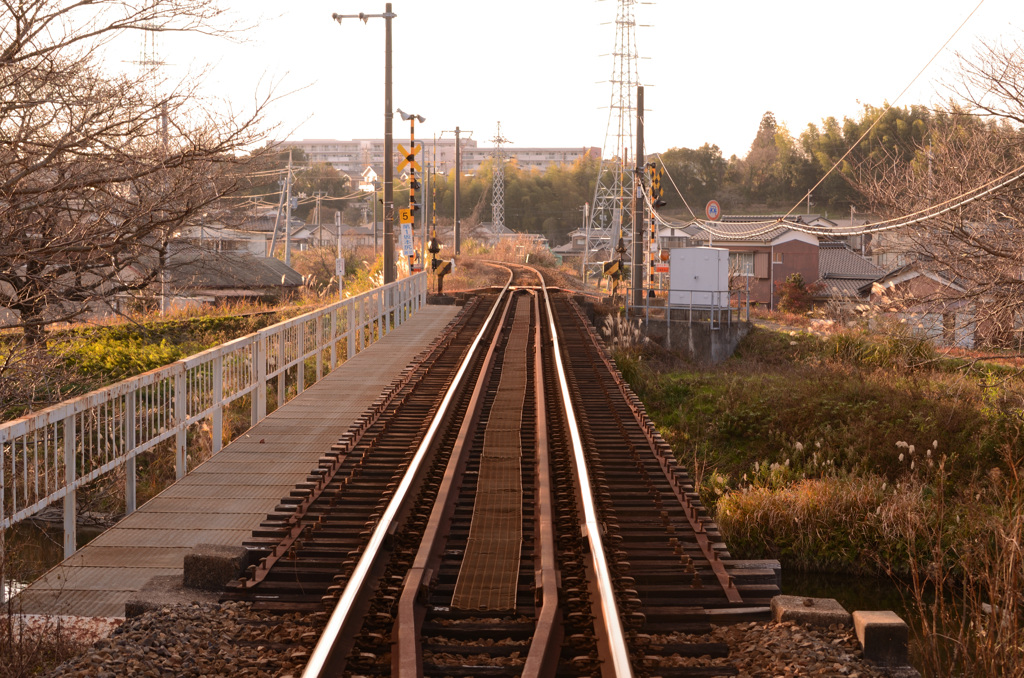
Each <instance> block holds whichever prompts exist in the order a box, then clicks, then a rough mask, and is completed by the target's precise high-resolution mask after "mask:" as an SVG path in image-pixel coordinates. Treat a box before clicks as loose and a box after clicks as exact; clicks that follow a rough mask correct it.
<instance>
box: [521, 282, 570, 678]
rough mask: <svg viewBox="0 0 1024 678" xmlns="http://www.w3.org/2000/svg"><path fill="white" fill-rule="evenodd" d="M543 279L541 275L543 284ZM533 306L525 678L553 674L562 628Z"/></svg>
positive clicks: (540, 364) (541, 347) (539, 351)
mask: <svg viewBox="0 0 1024 678" xmlns="http://www.w3.org/2000/svg"><path fill="white" fill-rule="evenodd" d="M543 285H544V279H543V278H541V286H543ZM533 308H534V313H535V315H536V317H537V331H536V332H535V333H534V361H533V380H534V382H535V385H534V389H533V392H534V398H535V399H536V404H535V407H534V409H535V410H536V412H537V438H536V442H537V499H536V501H537V509H538V513H539V515H538V517H537V523H538V529H537V533H538V541H539V542H540V571H539V572H538V573H537V587H538V588H539V589H540V593H541V604H540V614H538V615H537V625H536V629H535V630H534V632H533V641H532V642H531V643H530V652H529V653H528V654H527V655H526V663H525V664H524V665H523V678H540V677H541V676H548V675H554V669H555V665H556V664H557V658H558V650H559V646H560V645H561V640H562V632H561V625H560V624H559V621H558V563H557V559H556V557H555V516H554V492H553V488H552V478H551V450H550V449H549V447H548V420H547V409H546V407H545V394H544V378H543V373H544V366H543V356H542V354H543V350H544V339H543V338H542V336H541V334H542V333H541V324H540V323H541V316H540V296H539V295H537V294H533Z"/></svg>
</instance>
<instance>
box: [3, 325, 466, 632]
mask: <svg viewBox="0 0 1024 678" xmlns="http://www.w3.org/2000/svg"><path fill="white" fill-rule="evenodd" d="M459 310H461V309H460V308H459V307H456V306H425V307H423V308H422V309H420V310H419V311H417V312H416V315H415V316H413V318H412V319H411V320H409V321H407V322H406V323H404V324H403V325H402V326H401V327H398V328H396V329H395V330H393V331H391V332H389V333H388V334H387V336H385V337H383V338H382V339H381V340H380V341H378V342H376V343H374V344H372V345H371V346H369V347H367V348H364V349H363V350H361V351H360V352H359V353H357V354H356V355H355V356H353V357H352V358H350V359H349V360H348V361H346V362H345V363H344V364H342V365H341V366H340V367H338V368H337V369H336V370H334V371H333V372H331V373H330V374H328V375H326V376H324V377H323V378H322V379H320V381H318V382H317V383H315V384H313V385H312V386H310V387H309V388H307V389H305V390H304V391H303V392H302V393H300V394H299V395H298V396H296V397H295V398H294V399H292V400H291V401H290V402H288V403H287V404H286V405H285V406H284V407H282V408H280V409H278V410H276V411H275V412H272V413H271V414H270V415H268V416H267V417H266V418H265V419H264V420H263V421H261V422H259V423H258V424H256V426H254V427H253V428H251V429H250V430H249V431H248V432H246V433H245V434H243V435H242V436H240V437H239V438H238V439H237V440H236V441H234V442H233V443H231V444H230V445H228V446H226V447H225V448H224V449H223V450H222V451H221V452H220V453H218V454H217V455H215V456H214V457H212V458H211V459H209V460H208V461H206V462H204V463H203V464H202V465H201V466H199V467H198V468H196V469H195V470H194V471H193V472H192V473H190V474H188V475H187V476H185V477H184V478H182V479H181V480H179V481H178V482H176V483H175V484H174V485H172V486H171V487H169V488H168V489H167V490H165V491H164V492H163V493H161V494H160V495H159V496H158V497H157V498H155V499H153V500H152V501H151V502H149V503H146V504H144V505H142V506H141V507H140V508H139V509H138V510H137V511H136V512H135V513H133V514H132V515H130V516H128V517H126V518H125V519H124V520H122V521H121V522H120V523H118V524H117V525H116V526H114V527H113V528H111V529H110V530H107V531H106V532H104V533H103V534H101V535H100V536H98V537H97V538H96V539H94V540H93V541H92V542H91V543H90V544H89V545H87V546H86V547H85V548H83V549H82V550H80V551H79V552H78V553H76V554H75V555H74V556H72V557H71V558H69V559H68V560H66V561H65V562H64V563H61V564H60V565H58V566H57V567H55V568H53V569H52V570H50V571H49V572H47V573H46V575H44V576H43V577H42V578H41V579H39V580H38V581H36V582H35V583H33V584H32V585H31V586H30V587H29V588H28V589H26V590H25V591H23V592H22V593H21V594H20V595H19V598H18V600H19V604H20V606H21V607H22V611H23V612H25V613H30V614H70V615H79V616H88V617H117V616H123V615H124V603H125V601H126V600H129V599H130V598H132V597H133V596H134V595H135V594H137V593H138V591H139V590H141V589H142V588H143V587H144V586H145V584H146V582H148V581H149V580H150V579H152V578H153V577H155V576H158V575H168V574H171V575H173V574H177V575H180V574H181V572H182V563H183V559H184V554H186V553H188V551H189V550H190V549H191V548H192V547H194V546H195V545H197V544H220V545H227V546H239V545H241V544H242V542H243V541H245V540H246V539H248V538H249V537H250V536H251V535H252V530H253V528H255V527H256V526H258V525H259V523H260V521H261V520H263V519H264V518H265V517H266V516H267V514H268V513H272V512H273V510H274V507H275V506H277V504H278V502H279V500H280V499H281V497H284V496H287V494H288V492H289V491H290V490H291V489H293V488H294V487H295V485H296V484H297V483H300V482H303V481H305V479H306V476H307V475H308V474H309V472H310V471H311V470H312V469H314V468H317V462H318V460H319V458H320V457H321V456H322V455H323V454H325V453H327V452H328V451H329V450H330V447H331V445H333V444H334V443H336V442H337V441H338V439H339V438H340V437H341V436H342V434H344V432H345V431H346V430H347V429H348V427H349V426H350V425H351V424H352V422H353V421H354V420H355V419H356V417H357V416H359V415H360V414H362V413H363V411H364V410H365V409H366V408H367V407H368V406H369V405H370V404H371V403H372V402H373V401H374V400H376V399H377V398H378V397H379V396H380V394H381V392H382V391H383V390H384V388H385V387H387V386H388V385H389V384H390V383H391V382H392V381H393V380H394V379H396V378H397V377H398V376H399V375H400V374H401V372H402V371H403V370H404V369H405V368H406V366H407V365H408V364H409V363H410V362H411V361H412V359H413V358H414V357H416V355H418V354H419V353H420V352H422V351H423V349H425V348H426V347H427V346H428V345H429V344H430V343H431V342H432V341H433V340H434V339H435V338H436V337H437V336H438V335H439V334H440V332H441V331H442V330H443V329H444V327H445V326H446V325H447V324H448V323H449V322H450V321H451V320H452V318H454V317H455V315H456V314H457V313H458V311H459ZM260 441H263V442H260ZM169 562H173V563H174V564H173V565H172V566H170V567H168V563H169Z"/></svg>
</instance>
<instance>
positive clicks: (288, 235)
mask: <svg viewBox="0 0 1024 678" xmlns="http://www.w3.org/2000/svg"><path fill="white" fill-rule="evenodd" d="M286 181H287V183H286V184H285V190H286V191H287V192H288V195H287V202H286V206H285V211H284V214H285V218H284V265H285V266H291V265H292V149H290V148H289V149H288V176H287V178H286Z"/></svg>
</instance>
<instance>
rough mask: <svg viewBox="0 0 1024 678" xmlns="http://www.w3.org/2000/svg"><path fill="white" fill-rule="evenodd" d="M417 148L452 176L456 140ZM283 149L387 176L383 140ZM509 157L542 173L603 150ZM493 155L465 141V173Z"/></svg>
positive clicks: (294, 143) (515, 151) (512, 151)
mask: <svg viewBox="0 0 1024 678" xmlns="http://www.w3.org/2000/svg"><path fill="white" fill-rule="evenodd" d="M416 143H417V144H422V145H423V150H422V151H420V154H419V156H418V159H419V161H420V163H421V164H423V165H424V166H426V164H427V163H429V164H430V165H432V166H434V167H436V168H437V169H438V170H439V171H441V172H449V171H451V170H453V169H455V139H454V138H444V139H436V140H435V139H433V138H428V139H418V140H417V142H416ZM398 144H403V145H404V146H406V147H408V145H409V140H408V139H404V140H403V139H402V138H401V137H397V136H396V137H395V143H394V147H393V157H392V163H393V164H394V165H397V164H398V163H399V162H401V161H402V156H401V155H400V154H399V151H398ZM283 146H284V148H298V149H301V150H302V152H303V153H305V154H306V157H307V158H308V159H309V161H310V162H315V163H319V162H327V163H330V164H331V165H333V166H334V167H335V169H338V170H340V171H342V172H344V173H345V174H348V175H349V176H351V177H354V178H358V177H360V176H361V175H362V174H363V172H364V170H365V169H366V168H367V167H372V168H373V169H374V171H375V172H376V173H377V174H378V175H381V174H383V173H384V171H383V167H384V140H383V139H353V140H350V141H340V140H338V139H296V140H288V141H285V142H284V144H283ZM503 150H504V152H505V154H506V155H507V156H509V157H512V158H515V159H516V162H517V164H518V165H519V167H521V168H522V169H527V170H530V169H536V170H540V171H543V170H545V169H547V168H548V167H550V166H551V165H557V164H571V163H573V162H576V160H578V159H580V158H582V157H585V156H588V155H589V156H590V157H594V158H600V157H601V149H600V148H598V147H596V146H578V147H572V148H543V147H533V148H516V147H512V146H509V147H506V148H504V149H503ZM493 154H494V149H493V148H488V147H480V146H477V142H476V140H474V139H471V138H465V137H464V138H463V139H462V171H463V172H467V173H468V172H475V171H476V170H478V169H480V166H481V165H482V164H483V163H484V162H485V161H487V160H488V159H489V158H490V157H491V156H492V155H493Z"/></svg>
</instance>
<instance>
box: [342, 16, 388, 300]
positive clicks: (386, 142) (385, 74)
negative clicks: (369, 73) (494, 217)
mask: <svg viewBox="0 0 1024 678" xmlns="http://www.w3.org/2000/svg"><path fill="white" fill-rule="evenodd" d="M396 16H398V15H397V14H395V13H394V12H392V11H391V3H390V2H389V3H387V4H385V5H384V13H383V14H366V13H364V12H360V13H359V14H338V13H334V14H332V15H331V18H332V19H334V20H335V21H337V22H338V24H339V25H340V24H341V20H342V19H359V20H360V21H362V22H363V23H364V24H365V23H367V21H369V20H370V19H376V18H379V19H384V284H385V285H386V284H388V283H392V282H394V281H395V241H394V223H395V204H394V203H395V200H394V197H395V187H394V181H395V170H394V167H393V166H392V160H393V157H392V156H393V154H394V153H393V150H392V136H391V119H392V117H393V116H394V113H393V112H392V110H391V20H392V19H394V18H395V17H396ZM374 229H376V226H374Z"/></svg>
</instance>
